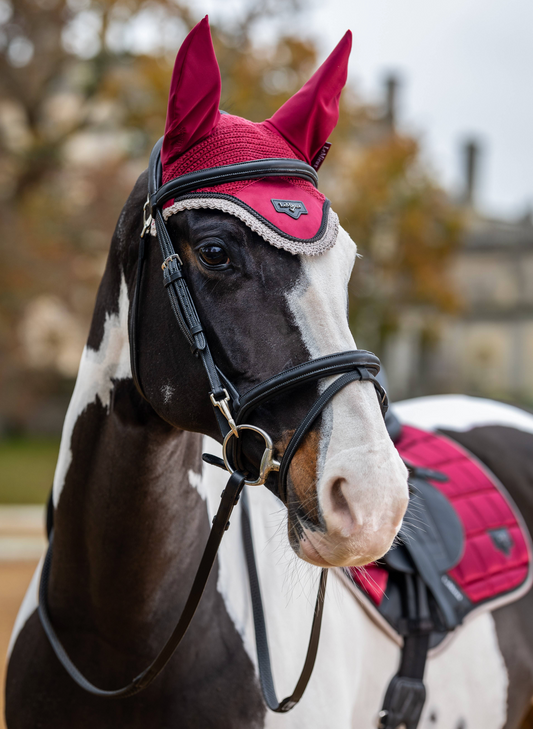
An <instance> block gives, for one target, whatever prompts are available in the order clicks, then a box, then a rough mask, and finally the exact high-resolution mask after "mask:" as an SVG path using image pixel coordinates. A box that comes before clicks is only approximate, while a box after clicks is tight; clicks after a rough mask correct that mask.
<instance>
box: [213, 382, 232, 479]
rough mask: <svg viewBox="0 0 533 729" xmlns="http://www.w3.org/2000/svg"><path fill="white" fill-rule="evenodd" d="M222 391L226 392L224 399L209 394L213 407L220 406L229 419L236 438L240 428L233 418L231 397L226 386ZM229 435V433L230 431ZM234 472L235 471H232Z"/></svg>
mask: <svg viewBox="0 0 533 729" xmlns="http://www.w3.org/2000/svg"><path fill="white" fill-rule="evenodd" d="M222 392H223V393H224V398H223V399H222V400H217V399H216V398H215V396H214V395H213V393H212V392H211V393H210V394H209V398H210V400H211V403H212V405H213V407H215V408H218V409H219V410H220V412H221V413H222V415H223V416H224V417H225V418H226V420H227V421H228V425H229V427H230V428H231V431H230V433H231V434H232V435H234V436H235V437H236V438H238V437H239V430H238V427H237V426H236V425H235V421H234V420H233V416H232V414H231V410H230V409H229V402H230V399H229V395H228V391H227V390H226V389H225V388H224V389H223V390H222ZM228 435H229V433H228ZM226 437H227V436H226ZM228 470H229V469H228ZM232 473H233V471H232Z"/></svg>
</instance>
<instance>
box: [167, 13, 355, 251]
mask: <svg viewBox="0 0 533 729" xmlns="http://www.w3.org/2000/svg"><path fill="white" fill-rule="evenodd" d="M351 44H352V38H351V33H350V31H348V32H347V33H346V35H345V36H344V38H343V39H342V40H341V42H340V43H339V45H338V46H337V47H336V48H335V50H334V51H333V53H332V54H331V55H330V56H329V58H328V59H327V60H326V61H325V62H324V63H323V64H322V66H321V67H320V68H319V69H318V70H317V71H316V73H315V74H314V75H313V76H312V77H311V79H310V80H309V81H308V82H307V83H306V84H305V86H303V88H302V89H300V91H298V92H297V93H296V94H295V95H294V96H293V97H292V98H291V99H289V100H288V101H287V102H286V103H285V104H284V105H283V106H282V107H281V108H280V109H279V110H278V111H277V112H276V113H275V114H274V115H273V116H272V117H271V118H270V119H267V120H266V121H264V122H261V123H255V122H251V121H248V120H247V119H242V118H241V117H238V116H234V115H232V114H225V113H222V112H220V111H219V104H220V89H221V81H220V70H219V67H218V63H217V60H216V57H215V52H214V49H213V43H212V40H211V32H210V30H209V24H208V21H207V17H205V18H204V19H203V20H201V21H200V22H199V23H198V25H196V26H195V27H194V28H193V29H192V30H191V32H190V33H189V35H188V36H187V38H186V39H185V41H184V42H183V44H182V46H181V48H180V50H179V53H178V56H177V58H176V63H175V66H174V71H173V75H172V81H171V86H170V95H169V102H168V111H167V121H166V125H165V136H164V142H163V147H162V150H161V161H162V166H163V183H165V182H168V181H169V180H173V179H175V178H177V177H179V176H180V175H183V174H186V173H188V172H196V171H198V170H204V169H208V168H212V167H219V166H221V165H228V164H234V163H238V162H249V161H253V160H259V159H272V158H286V159H287V158H288V159H299V160H303V161H304V162H307V163H308V164H311V165H313V166H314V167H315V169H318V167H319V166H320V163H321V162H322V161H323V159H324V157H325V153H326V152H327V148H328V146H329V145H327V144H326V140H327V138H328V137H329V135H330V134H331V132H332V131H333V129H334V128H335V125H336V123H337V120H338V116H339V98H340V94H341V91H342V89H343V87H344V84H345V83H346V76H347V66H348V58H349V55H350V50H351ZM198 208H208V209H212V210H221V211H223V212H225V213H229V214H230V215H234V216H235V217H237V218H239V219H240V220H241V221H242V222H243V223H245V224H246V225H247V226H248V227H249V228H251V229H252V230H253V231H255V232H256V233H258V234H259V235H260V236H261V237H262V238H264V240H266V241H267V242H268V243H270V244H272V245H274V246H276V247H277V248H283V249H285V250H287V251H289V252H291V253H306V254H308V255H317V254H319V253H323V252H324V251H326V250H327V249H328V248H331V247H332V246H333V245H334V244H335V241H336V239H337V233H338V228H339V220H338V217H337V215H336V214H335V213H334V212H333V211H332V210H331V208H330V203H329V200H328V199H327V198H326V197H324V195H322V193H321V192H319V191H318V190H317V189H316V188H315V187H314V186H313V185H312V184H311V183H310V182H307V181H305V180H301V179H299V178H294V177H292V178H290V177H273V178H262V179H259V180H248V181H247V180H244V181H239V182H229V183H225V184H221V185H216V186H213V187H209V188H200V189H198V190H194V191H192V192H188V193H186V194H184V195H182V196H180V197H179V198H176V199H174V200H169V201H168V202H167V203H165V205H164V209H163V216H164V218H165V219H168V218H169V217H170V216H171V215H173V214H174V213H177V212H179V211H181V210H191V209H198ZM153 232H155V231H153Z"/></svg>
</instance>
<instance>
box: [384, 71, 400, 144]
mask: <svg viewBox="0 0 533 729" xmlns="http://www.w3.org/2000/svg"><path fill="white" fill-rule="evenodd" d="M399 86H400V81H399V79H398V77H397V76H394V75H393V74H390V76H387V78H386V79H385V115H384V120H385V123H386V124H387V126H388V127H389V129H390V131H391V132H393V131H394V130H395V128H396V121H397V111H398V110H397V108H396V106H397V103H398V88H399Z"/></svg>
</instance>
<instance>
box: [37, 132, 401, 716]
mask: <svg viewBox="0 0 533 729" xmlns="http://www.w3.org/2000/svg"><path fill="white" fill-rule="evenodd" d="M162 142H163V139H160V140H159V142H157V144H156V145H155V146H154V148H153V150H152V153H151V156H150V164H149V169H148V197H147V200H146V203H145V205H144V209H143V228H142V231H141V236H140V241H139V258H138V265H137V276H136V285H135V293H134V297H133V303H132V310H131V315H130V323H129V340H130V359H131V370H132V376H133V381H134V383H135V386H136V387H137V390H138V391H139V393H140V394H141V395H142V397H143V398H144V399H147V398H146V395H145V393H144V390H143V387H142V383H141V380H140V376H139V367H138V355H139V352H138V342H137V328H138V326H137V325H138V321H139V317H140V314H141V295H142V282H143V267H144V262H145V253H146V247H145V245H146V238H147V234H149V233H150V231H151V226H152V223H154V224H155V228H156V231H157V239H158V241H159V245H160V248H161V253H162V257H163V263H162V269H163V283H164V286H165V288H166V290H167V292H168V295H169V299H170V305H171V308H172V311H173V312H174V315H175V317H176V320H177V322H178V326H179V328H180V330H181V332H182V334H183V335H184V336H185V338H186V340H187V342H188V343H189V346H190V348H191V351H192V353H193V354H194V355H196V356H197V357H199V358H200V360H201V362H202V364H203V366H204V369H205V372H206V374H207V378H208V381H209V388H210V390H209V393H207V394H208V396H209V398H210V401H211V404H212V406H213V411H214V414H215V417H216V420H217V423H218V427H219V429H220V433H221V436H222V439H223V458H222V459H220V458H218V457H217V456H213V455H210V454H204V455H203V458H204V460H205V461H206V462H207V463H210V464H212V465H216V466H220V467H221V468H224V469H225V470H227V471H229V473H230V474H231V475H230V477H229V480H228V482H227V484H226V487H225V489H224V491H223V492H222V495H221V502H220V506H219V509H218V511H217V513H216V515H215V518H214V519H213V525H212V528H211V532H210V534H209V538H208V540H207V544H206V547H205V550H204V553H203V555H202V558H201V561H200V565H199V567H198V570H197V572H196V576H195V579H194V582H193V586H192V588H191V591H190V593H189V596H188V598H187V601H186V604H185V607H184V609H183V612H182V614H181V616H180V618H179V620H178V622H177V625H176V627H175V628H174V631H173V632H172V634H171V635H170V637H169V638H168V640H167V642H166V643H165V645H164V646H163V648H162V650H161V651H160V653H159V654H158V656H157V657H156V658H155V659H154V661H153V662H152V663H151V664H150V666H148V668H147V669H145V670H144V671H143V672H142V673H141V674H139V675H138V676H137V677H136V678H135V679H133V681H132V682H131V683H129V684H128V685H127V686H124V687H122V688H120V689H115V690H104V689H100V688H98V687H97V686H95V685H94V684H92V683H91V682H90V681H88V680H87V679H86V678H85V677H84V676H83V675H82V674H81V673H80V671H79V670H78V669H77V668H76V666H75V665H74V664H73V663H72V661H71V659H70V658H69V656H68V655H67V653H66V651H65V649H64V648H63V646H62V644H61V642H60V641H59V638H58V636H57V634H56V632H55V629H54V627H53V626H52V623H51V620H50V615H49V612H48V607H47V594H48V581H49V575H50V569H51V562H52V547H53V533H52V534H51V536H50V544H49V547H48V551H47V554H46V558H45V561H44V565H43V570H42V575H41V582H40V587H39V616H40V619H41V623H42V626H43V628H44V631H45V633H46V635H47V637H48V639H49V641H50V643H51V645H52V648H53V649H54V652H55V654H56V656H57V658H58V659H59V661H60V662H61V663H62V665H63V667H64V668H65V669H66V671H67V672H68V674H69V675H70V676H71V678H72V679H73V680H74V681H75V682H76V683H77V684H78V685H79V686H80V687H81V688H82V689H84V690H85V691H88V692H89V693H91V694H93V695H96V696H100V697H108V698H125V697H127V696H132V695H134V694H136V693H138V692H139V691H142V690H143V689H144V688H146V687H147V686H148V685H149V684H150V683H151V682H152V681H153V680H154V679H155V678H156V676H158V675H159V673H160V672H161V671H162V670H163V668H164V667H165V666H166V664H167V663H168V661H169V660H170V658H171V656H172V655H173V653H174V651H175V650H176V648H177V647H178V645H179V644H180V642H181V640H182V638H183V636H184V635H185V632H186V630H187V628H188V627H189V624H190V622H191V620H192V618H193V616H194V614H195V612H196V609H197V607H198V605H199V602H200V599H201V597H202V594H203V592H204V589H205V586H206V584H207V580H208V577H209V574H210V572H211V569H212V567H213V564H214V561H215V558H216V555H217V551H218V548H219V545H220V542H221V541H222V537H223V536H224V532H225V531H226V530H227V529H228V527H229V520H230V516H231V514H232V511H233V508H234V506H235V505H236V503H237V502H238V500H239V498H240V496H241V494H242V496H243V507H244V508H243V518H242V529H243V540H244V546H245V553H246V562H247V567H248V575H249V580H250V589H251V594H252V607H253V615H254V626H255V634H256V645H257V654H258V664H259V676H260V681H261V687H262V690H263V695H264V698H265V701H266V704H267V706H268V707H269V708H270V709H271V710H272V711H276V712H286V711H289V710H290V709H292V708H293V706H295V705H296V703H297V702H298V701H299V699H300V698H301V696H302V694H303V692H304V690H305V688H306V686H307V683H308V681H309V678H310V677H311V673H312V670H313V666H314V663H315V659H316V653H317V650H318V640H319V635H320V626H321V621H322V612H323V604H324V596H325V590H326V581H327V569H323V570H322V572H321V576H320V584H319V589H318V595H317V600H316V604H315V611H314V617H313V624H312V628H311V637H310V641H309V646H308V650H307V655H306V658H305V663H304V667H303V670H302V673H301V675H300V678H299V680H298V683H297V685H296V688H295V690H294V691H293V693H292V694H291V696H289V697H287V698H285V699H283V700H282V701H281V702H279V701H278V699H277V697H276V693H275V690H274V683H273V679H272V671H271V666H270V657H269V651H268V642H267V636H266V628H265V620H264V613H263V606H262V600H261V592H260V587H259V580H258V576H257V568H256V564H255V558H254V551H253V541H252V535H251V527H250V518H249V511H248V504H247V500H246V491H243V487H244V486H245V485H249V486H259V485H263V484H264V483H265V481H266V479H267V477H268V475H269V474H270V473H274V472H278V476H277V493H278V495H279V496H280V498H281V499H282V500H284V501H285V503H286V499H287V485H286V484H287V475H288V470H289V466H290V463H291V460H292V458H293V456H294V455H295V453H296V451H297V449H298V447H299V446H300V444H301V443H302V441H303V439H304V437H305V435H306V434H307V433H308V431H309V430H310V428H311V427H312V425H313V423H314V422H315V420H316V419H317V418H318V416H319V415H320V413H321V412H322V410H323V409H324V408H325V407H326V405H327V404H328V403H329V402H330V400H331V399H332V398H333V397H334V396H335V395H336V394H337V393H338V392H340V390H341V389H343V388H344V387H346V385H348V384H349V383H350V382H354V381H356V380H360V381H370V382H372V384H373V385H374V387H375V389H376V393H377V396H378V400H379V404H380V407H381V411H382V414H383V415H385V413H386V410H387V394H386V392H385V390H384V389H383V387H382V386H381V384H380V383H379V382H378V380H377V379H376V376H377V374H378V373H379V369H380V362H379V359H378V358H377V357H376V356H375V355H374V354H372V353H371V352H367V351H365V350H353V351H347V352H338V353H336V354H332V355H327V356H325V357H319V358H317V359H313V360H310V361H308V362H304V363H302V364H299V365H296V366H295V367H291V368H290V369H287V370H283V371H282V372H279V373H278V374H277V375H274V376H273V377H271V378H269V379H267V380H265V381H264V382H261V383H260V384H258V385H256V386H255V387H253V388H251V389H250V390H248V391H247V392H245V393H243V394H242V395H241V394H240V393H239V392H238V391H237V389H236V388H235V387H234V385H233V384H232V383H231V382H230V380H229V379H228V378H227V377H226V376H225V375H224V373H223V372H222V371H221V370H220V369H219V368H218V367H217V366H216V364H215V362H214V360H213V357H212V355H211V351H210V349H209V344H208V342H207V338H206V335H205V332H204V329H203V326H202V323H201V321H200V318H199V316H198V313H197V310H196V307H195V305H194V301H193V298H192V296H191V293H190V290H189V287H188V285H187V281H186V279H185V277H184V273H183V264H182V261H181V258H180V256H179V254H178V253H177V252H176V250H175V249H174V245H173V243H172V240H171V238H170V235H169V233H168V230H167V226H166V223H165V220H164V218H163V214H162V206H163V205H164V203H165V202H166V201H168V200H170V199H179V197H180V196H182V195H186V193H187V192H190V191H192V190H196V189H198V188H203V187H210V186H215V185H220V184H222V183H224V182H228V181H236V180H251V179H259V178H264V177H280V176H283V177H297V178H300V179H303V180H306V181H307V182H311V183H312V184H313V185H314V186H315V187H316V186H317V184H318V175H317V173H316V171H315V170H314V168H313V167H311V166H310V165H308V164H306V163H305V162H302V161H300V160H295V159H262V160H256V161H252V162H242V163H239V164H233V165H225V166H222V167H214V168H210V169H206V170H201V171H200V172H192V173H188V174H185V175H182V176H181V177H178V178H176V179H174V180H171V181H170V182H167V183H165V184H164V185H163V184H162V164H161V145H162ZM334 375H338V377H337V379H336V380H335V381H334V382H333V383H332V384H331V385H329V386H328V387H327V388H326V389H325V390H324V391H323V392H322V394H321V395H320V396H319V397H318V399H317V400H316V401H315V403H314V404H313V406H312V407H311V408H310V410H309V412H308V413H307V415H306V416H305V417H304V419H303V420H302V422H301V423H300V425H299V426H298V428H297V429H296V431H295V432H294V434H293V436H292V438H291V440H290V441H289V444H288V445H287V447H286V449H285V452H284V453H283V456H282V457H281V460H277V459H276V457H275V454H274V446H273V442H272V439H271V437H270V436H269V434H268V433H267V432H266V431H265V430H263V429H262V428H259V427H257V426H254V425H250V424H249V423H247V419H248V417H249V416H250V414H251V413H252V412H253V411H254V410H255V409H256V408H257V407H259V406H260V405H263V404H264V403H266V402H268V401H270V400H272V399H273V398H275V397H279V396H280V395H282V394H285V393H289V392H291V391H293V390H294V389H296V388H299V387H302V386H303V385H306V384H311V383H315V382H317V381H318V380H321V379H323V378H325V377H331V376H334ZM243 431H252V432H254V433H256V434H257V435H259V436H260V437H262V438H263V440H264V443H265V449H264V453H263V456H262V458H261V462H260V467H259V471H258V473H257V474H256V477H255V478H253V474H252V475H251V474H249V473H248V472H247V471H246V470H244V468H243V466H242V453H241V448H240V446H241V443H242V439H240V438H239V434H240V433H242V432H243Z"/></svg>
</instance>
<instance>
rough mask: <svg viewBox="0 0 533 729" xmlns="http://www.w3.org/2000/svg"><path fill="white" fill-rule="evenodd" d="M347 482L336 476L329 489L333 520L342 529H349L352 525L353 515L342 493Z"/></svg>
mask: <svg viewBox="0 0 533 729" xmlns="http://www.w3.org/2000/svg"><path fill="white" fill-rule="evenodd" d="M347 483H348V482H347V481H346V480H345V479H344V478H336V479H335V481H333V483H332V484H331V489H330V505H331V511H332V514H333V515H334V521H335V522H337V523H336V526H337V527H341V529H342V530H343V531H344V530H349V531H351V530H352V529H353V527H354V517H353V514H352V511H351V509H350V505H349V503H348V501H347V499H346V496H345V495H344V489H345V488H346V486H347Z"/></svg>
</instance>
